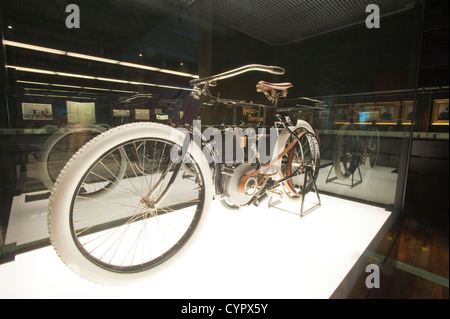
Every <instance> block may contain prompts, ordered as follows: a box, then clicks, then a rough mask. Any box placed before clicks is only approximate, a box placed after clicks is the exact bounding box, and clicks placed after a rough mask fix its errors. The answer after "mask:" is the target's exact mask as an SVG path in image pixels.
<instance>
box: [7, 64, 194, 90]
mask: <svg viewBox="0 0 450 319" xmlns="http://www.w3.org/2000/svg"><path fill="white" fill-rule="evenodd" d="M6 67H7V68H10V69H15V70H16V71H22V72H31V73H42V74H49V75H58V76H66V77H74V78H82V79H89V80H97V81H106V82H114V83H124V84H132V85H144V86H153V87H160V88H166V89H174V90H184V91H193V89H192V88H189V87H183V86H175V85H165V84H155V83H148V82H135V81H126V80H120V79H112V78H103V77H96V76H90V75H82V74H74V73H66V72H57V71H50V70H41V69H33V68H27V67H22V66H16V65H6Z"/></svg>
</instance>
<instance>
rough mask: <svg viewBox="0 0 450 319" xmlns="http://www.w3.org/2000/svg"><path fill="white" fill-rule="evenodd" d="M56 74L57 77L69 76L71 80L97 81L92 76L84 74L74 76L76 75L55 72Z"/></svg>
mask: <svg viewBox="0 0 450 319" xmlns="http://www.w3.org/2000/svg"><path fill="white" fill-rule="evenodd" d="M54 73H55V75H60V76H67V77H71V78H81V79H88V80H95V79H96V77H95V76H90V75H82V74H74V73H66V72H54Z"/></svg>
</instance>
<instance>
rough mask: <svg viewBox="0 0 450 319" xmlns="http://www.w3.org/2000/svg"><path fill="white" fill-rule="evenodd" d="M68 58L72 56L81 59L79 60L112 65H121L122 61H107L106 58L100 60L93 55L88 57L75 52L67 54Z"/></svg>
mask: <svg viewBox="0 0 450 319" xmlns="http://www.w3.org/2000/svg"><path fill="white" fill-rule="evenodd" d="M66 55H67V56H71V57H73V58H79V59H86V60H91V61H98V62H104V63H111V64H119V63H120V61H117V60H112V59H106V58H100V57H96V56H92V55H86V54H80V53H74V52H67V53H66Z"/></svg>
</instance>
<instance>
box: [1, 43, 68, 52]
mask: <svg viewBox="0 0 450 319" xmlns="http://www.w3.org/2000/svg"><path fill="white" fill-rule="evenodd" d="M3 44H5V45H9V46H12V47H17V48H22V49H28V50H34V51H41V52H46V53H51V54H59V55H66V51H62V50H57V49H51V48H45V47H41V46H38V45H32V44H26V43H20V42H15V41H10V40H3Z"/></svg>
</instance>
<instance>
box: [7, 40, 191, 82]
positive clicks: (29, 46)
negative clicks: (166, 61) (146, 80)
mask: <svg viewBox="0 0 450 319" xmlns="http://www.w3.org/2000/svg"><path fill="white" fill-rule="evenodd" d="M3 44H4V45H9V46H12V47H17V48H22V49H28V50H34V51H40V52H45V53H51V54H58V55H65V56H70V57H73V58H79V59H85V60H90V61H97V62H103V63H110V64H117V65H122V66H126V67H130V68H136V69H143V70H149V71H154V72H162V73H167V74H173V75H178V76H183V77H190V78H194V79H198V78H199V76H198V75H195V74H191V73H185V72H179V71H173V70H168V69H161V68H156V67H153V66H148V65H143V64H136V63H130V62H123V61H119V60H113V59H107V58H102V57H96V56H92V55H86V54H81V53H75V52H69V51H62V50H57V49H52V48H46V47H41V46H37V45H32V44H27V43H21V42H16V41H10V40H3Z"/></svg>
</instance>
